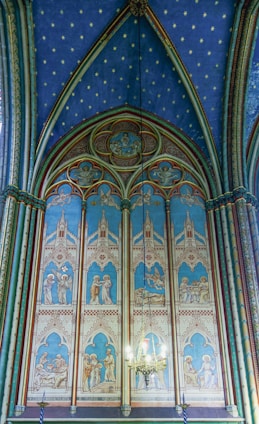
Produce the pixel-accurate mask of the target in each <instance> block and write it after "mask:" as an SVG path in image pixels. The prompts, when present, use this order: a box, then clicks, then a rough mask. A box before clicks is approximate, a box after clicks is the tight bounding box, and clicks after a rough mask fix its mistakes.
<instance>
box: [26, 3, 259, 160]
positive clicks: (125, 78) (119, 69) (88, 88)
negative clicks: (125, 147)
mask: <svg viewBox="0 0 259 424" xmlns="http://www.w3.org/2000/svg"><path fill="white" fill-rule="evenodd" d="M140 6H141V7H143V12H144V13H143V14H142V15H141V16H139V14H138V13H135V11H136V10H137V11H139V7H140ZM31 8H32V9H31V10H32V15H31V28H32V30H31V34H32V35H33V44H32V45H33V47H34V52H35V62H34V63H35V64H34V65H33V66H34V69H33V66H31V72H34V73H35V75H36V80H35V91H36V94H37V104H36V111H37V125H36V126H37V130H36V133H37V136H36V138H37V143H36V144H37V146H38V156H40V157H41V160H42V159H44V157H46V155H47V154H48V152H49V150H50V149H51V148H52V147H53V146H54V145H55V144H56V143H57V141H58V140H59V139H60V138H61V137H63V136H64V135H65V134H67V133H68V132H69V131H71V130H72V129H73V128H75V127H77V126H78V125H80V123H81V122H82V121H86V120H88V119H90V118H92V117H94V116H97V115H98V114H101V113H102V112H107V111H109V110H115V109H117V108H118V109H119V108H123V107H125V106H129V107H131V108H140V109H143V110H145V111H147V112H148V113H150V114H152V115H154V116H156V117H157V118H159V119H161V120H163V121H165V122H167V123H168V124H170V125H172V126H174V127H176V128H177V129H178V130H179V131H182V132H183V133H184V134H185V136H187V137H189V139H190V140H191V142H192V143H193V146H194V148H195V149H198V150H201V151H202V154H203V155H204V157H205V158H206V160H207V161H208V163H210V162H211V160H212V157H214V160H215V157H216V161H217V162H218V163H219V164H220V163H221V164H222V160H223V159H224V156H226V151H227V148H228V147H226V146H227V144H228V143H229V142H230V140H231V137H232V135H231V133H230V132H229V128H228V122H229V118H230V117H232V118H233V116H232V114H234V113H236V114H238V118H237V119H238V120H239V121H240V122H241V123H240V125H239V127H238V129H237V130H236V131H237V132H238V131H240V133H241V134H240V139H241V141H242V152H243V153H242V154H243V155H248V156H249V154H248V153H247V151H246V149H248V147H249V146H250V147H251V146H255V145H256V143H255V142H254V141H253V140H254V138H255V137H256V134H258V132H259V130H258V126H259V125H258V121H259V101H258V98H259V40H258V38H257V29H258V19H257V16H258V8H259V6H258V1H257V0H243V1H241V0H239V1H236V2H234V1H233V0H209V1H208V0H170V1H168V0H149V1H147V0H131V1H127V0H106V1H103V0H76V1H71V0H62V1H60V0H58V1H57V0H33V2H32V5H31ZM231 142H232V140H231ZM224 146H225V147H224ZM250 156H251V157H253V158H254V153H250ZM222 158H223V159H222ZM257 158H258V153H257ZM253 161H254V159H253ZM254 162H255V161H254ZM256 162H257V163H258V159H257V161H256ZM225 165H226V163H225ZM223 166H224V163H223ZM253 166H254V167H255V165H253ZM256 166H257V168H258V164H257V165H256Z"/></svg>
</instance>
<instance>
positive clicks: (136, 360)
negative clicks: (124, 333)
mask: <svg viewBox="0 0 259 424" xmlns="http://www.w3.org/2000/svg"><path fill="white" fill-rule="evenodd" d="M142 334H144V333H142ZM149 342H150V339H149V338H145V336H144V335H143V336H142V338H141V340H140V343H139V345H138V347H137V353H136V356H134V354H133V352H132V349H131V348H130V347H129V348H128V349H127V361H128V366H129V367H130V368H131V369H133V370H134V371H135V373H136V375H139V374H142V375H143V377H144V381H145V386H146V389H148V386H149V381H150V377H151V376H155V375H157V374H158V373H159V371H163V370H164V369H165V368H166V365H167V362H166V347H165V346H164V345H162V347H161V350H160V353H159V354H157V353H156V350H155V344H154V337H153V335H152V340H151V342H152V348H151V350H152V351H151V353H149Z"/></svg>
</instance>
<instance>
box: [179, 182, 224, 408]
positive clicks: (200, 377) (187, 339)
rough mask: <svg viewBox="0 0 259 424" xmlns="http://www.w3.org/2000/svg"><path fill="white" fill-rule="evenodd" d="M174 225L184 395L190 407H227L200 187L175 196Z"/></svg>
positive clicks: (183, 186) (187, 188) (188, 186)
mask: <svg viewBox="0 0 259 424" xmlns="http://www.w3.org/2000/svg"><path fill="white" fill-rule="evenodd" d="M171 220H172V229H173V231H172V249H173V252H174V257H173V268H174V280H175V281H174V287H175V294H176V313H177V339H178V343H179V350H180V352H182V354H181V355H182V359H181V362H180V368H179V370H180V380H181V381H180V384H181V392H184V393H185V395H186V398H187V400H190V401H192V402H196V403H199V402H202V399H203V400H204V396H205V397H206V399H207V400H208V399H209V400H210V401H211V402H213V403H214V404H216V403H218V404H223V401H224V394H223V384H222V370H221V363H220V355H219V342H218V331H217V324H216V322H217V318H216V311H215V304H214V298H213V287H212V272H211V261H210V250H209V239H208V234H207V223H206V212H205V205H204V201H203V198H202V195H201V193H200V192H199V190H198V189H197V187H195V186H194V185H192V184H190V183H183V184H181V185H180V186H178V187H177V188H176V189H175V190H174V192H173V196H172V198H171ZM201 393H202V397H201Z"/></svg>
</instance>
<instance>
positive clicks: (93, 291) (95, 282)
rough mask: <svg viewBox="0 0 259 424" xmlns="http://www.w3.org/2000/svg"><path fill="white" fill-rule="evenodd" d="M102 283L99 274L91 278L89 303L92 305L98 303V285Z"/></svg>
mask: <svg viewBox="0 0 259 424" xmlns="http://www.w3.org/2000/svg"><path fill="white" fill-rule="evenodd" d="M101 285H102V282H101V281H100V277H99V275H95V276H94V278H93V282H92V286H91V290H90V292H91V300H90V304H92V305H99V304H100V301H99V293H100V287H101Z"/></svg>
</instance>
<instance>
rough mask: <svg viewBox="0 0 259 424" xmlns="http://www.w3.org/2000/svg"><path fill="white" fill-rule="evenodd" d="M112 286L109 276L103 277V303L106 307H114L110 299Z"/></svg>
mask: <svg viewBox="0 0 259 424" xmlns="http://www.w3.org/2000/svg"><path fill="white" fill-rule="evenodd" d="M111 286H112V282H111V278H110V276H109V275H104V276H103V281H102V302H103V303H104V304H105V305H112V300H111V297H110V288H111Z"/></svg>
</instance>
